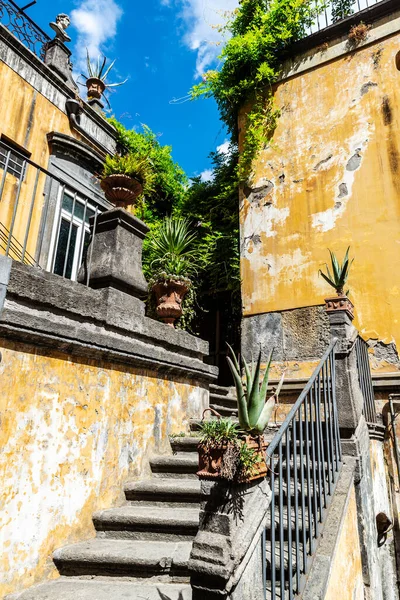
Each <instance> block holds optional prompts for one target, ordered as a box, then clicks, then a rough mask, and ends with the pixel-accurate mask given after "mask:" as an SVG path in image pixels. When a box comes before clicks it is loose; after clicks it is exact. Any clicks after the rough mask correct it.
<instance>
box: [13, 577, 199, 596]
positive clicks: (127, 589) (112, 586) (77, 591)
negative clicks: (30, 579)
mask: <svg viewBox="0 0 400 600" xmlns="http://www.w3.org/2000/svg"><path fill="white" fill-rule="evenodd" d="M158 590H160V592H162V593H163V594H164V595H165V596H166V597H167V598H170V600H190V599H191V598H192V590H191V588H190V586H189V585H187V584H184V583H161V582H159V583H154V584H153V583H147V582H146V583H143V582H141V581H138V582H135V581H117V580H115V579H114V578H113V579H110V580H108V581H107V580H102V581H98V580H84V579H71V578H69V577H68V578H65V577H60V578H59V579H56V580H55V581H51V582H48V583H44V584H41V585H37V586H35V587H32V588H30V589H28V590H26V591H25V592H22V594H20V595H18V596H17V597H14V598H15V600H17V599H18V600H143V599H145V600H161V596H160V594H159V592H158ZM180 593H181V594H182V597H181V598H179V594H180Z"/></svg>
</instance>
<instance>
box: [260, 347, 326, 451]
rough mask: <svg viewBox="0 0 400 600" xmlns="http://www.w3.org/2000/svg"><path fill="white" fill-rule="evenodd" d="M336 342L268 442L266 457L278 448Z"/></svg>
mask: <svg viewBox="0 0 400 600" xmlns="http://www.w3.org/2000/svg"><path fill="white" fill-rule="evenodd" d="M337 342H338V340H337V338H334V339H332V341H331V343H330V344H329V346H328V349H327V351H326V352H325V354H324V355H323V357H322V358H321V360H320V362H319V364H318V365H317V367H316V368H315V370H314V372H313V374H312V376H311V377H310V379H309V380H308V382H307V384H306V386H305V388H304V389H303V391H302V392H301V394H300V396H299V397H298V398H297V400H296V402H295V403H294V404H293V406H292V408H291V410H290V412H289V413H288V414H287V417H286V419H285V421H284V422H283V423H282V425H281V427H280V428H279V429H278V431H277V432H276V434H275V436H274V438H273V440H272V442H270V444H268V449H267V452H266V454H267V456H268V457H271V455H272V453H273V451H274V450H275V449H276V447H277V446H278V444H279V441H280V440H281V438H282V436H283V434H284V433H285V432H286V430H287V429H288V427H289V426H290V423H291V421H292V419H293V417H294V415H295V414H296V412H297V411H298V409H299V407H300V406H301V405H302V404H303V402H304V399H305V398H306V396H307V394H308V393H309V391H310V390H311V388H312V386H313V384H314V381H315V379H316V377H317V376H318V374H319V373H320V372H321V369H322V367H323V366H324V364H325V362H326V360H327V359H328V358H329V355H330V354H331V353H332V350H333V349H334V348H335V346H336V344H337Z"/></svg>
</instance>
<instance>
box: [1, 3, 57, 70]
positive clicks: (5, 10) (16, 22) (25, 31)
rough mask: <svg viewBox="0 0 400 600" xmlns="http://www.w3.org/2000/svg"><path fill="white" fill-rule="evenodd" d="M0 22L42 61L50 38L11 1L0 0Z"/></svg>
mask: <svg viewBox="0 0 400 600" xmlns="http://www.w3.org/2000/svg"><path fill="white" fill-rule="evenodd" d="M0 22H1V23H2V25H4V27H7V29H8V30H9V31H11V33H13V34H14V35H15V37H17V38H18V39H19V40H20V41H21V42H22V43H23V44H24V45H25V46H26V47H27V48H29V50H31V51H32V52H34V54H36V56H38V57H39V58H41V59H42V60H44V55H45V51H46V44H47V43H48V42H49V41H50V37H49V36H48V35H47V33H45V32H44V31H43V30H42V29H40V27H39V26H38V25H36V23H35V22H34V21H32V19H31V18H30V17H29V16H28V15H27V14H26V13H25V12H24V11H23V10H21V9H20V8H19V6H17V4H15V2H13V1H12V0H0Z"/></svg>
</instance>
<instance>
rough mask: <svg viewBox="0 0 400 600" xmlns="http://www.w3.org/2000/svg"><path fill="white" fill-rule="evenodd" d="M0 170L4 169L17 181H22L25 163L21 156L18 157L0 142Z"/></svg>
mask: <svg viewBox="0 0 400 600" xmlns="http://www.w3.org/2000/svg"><path fill="white" fill-rule="evenodd" d="M0 169H5V170H6V171H7V172H8V173H11V175H14V176H15V177H17V179H23V178H24V174H25V161H24V158H23V157H22V155H20V156H18V155H17V154H16V153H15V152H13V151H12V150H11V149H10V148H7V146H5V145H4V144H3V143H2V142H0Z"/></svg>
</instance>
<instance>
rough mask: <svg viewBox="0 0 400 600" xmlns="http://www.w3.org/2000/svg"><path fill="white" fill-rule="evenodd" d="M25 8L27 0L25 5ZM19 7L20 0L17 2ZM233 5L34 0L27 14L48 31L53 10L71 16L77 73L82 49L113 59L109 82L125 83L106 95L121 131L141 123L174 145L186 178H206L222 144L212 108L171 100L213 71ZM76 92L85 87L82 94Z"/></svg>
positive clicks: (217, 1) (177, 0)
mask: <svg viewBox="0 0 400 600" xmlns="http://www.w3.org/2000/svg"><path fill="white" fill-rule="evenodd" d="M27 3H28V0H26V2H25V4H27ZM19 4H20V6H22V5H23V0H22V1H21V0H20V2H19ZM236 4H237V0H52V2H49V1H48V0H37V4H36V5H35V6H33V7H31V8H29V9H28V10H27V12H28V14H29V15H30V16H31V18H33V19H34V20H35V21H36V22H37V23H38V24H39V25H40V26H41V27H42V29H44V30H45V31H46V32H48V33H49V34H52V32H51V29H50V28H49V26H48V23H49V22H50V21H52V20H54V18H55V16H56V14H57V13H59V12H66V13H67V14H69V15H70V16H71V17H72V25H71V27H70V28H69V29H68V33H69V35H70V37H71V38H72V41H71V43H70V48H71V50H72V51H73V61H74V64H75V68H76V69H79V71H82V69H83V68H84V64H83V63H84V54H85V47H86V46H88V47H89V49H90V52H91V54H93V55H97V53H98V52H99V50H100V51H102V52H104V53H105V55H106V56H107V57H109V58H110V59H114V58H116V59H117V63H116V68H115V71H114V74H113V76H112V77H110V81H112V80H119V79H120V80H122V79H125V77H129V80H128V82H127V83H126V84H125V85H123V86H122V87H120V88H117V91H116V92H115V93H113V94H112V95H111V97H110V102H111V106H112V112H113V113H114V114H115V116H116V117H117V118H118V119H119V120H121V121H122V122H123V123H124V124H125V125H126V126H127V127H134V126H135V127H138V126H140V123H146V124H147V125H149V126H150V127H151V129H152V130H153V131H155V132H156V133H157V134H160V141H161V143H163V144H169V145H171V146H172V147H173V157H174V159H175V160H176V161H177V162H178V163H179V164H180V165H181V166H182V167H183V168H184V169H185V171H186V172H187V173H188V175H189V176H192V175H196V174H201V173H203V177H205V178H207V177H209V176H210V172H209V168H210V161H209V158H208V155H209V153H210V152H211V151H213V150H215V149H216V148H217V147H218V146H221V145H223V144H224V142H225V141H226V138H227V136H226V132H225V129H224V127H223V124H222V123H221V121H220V120H219V116H218V110H217V107H216V105H215V102H214V101H213V100H212V99H210V100H198V101H195V102H192V101H189V102H174V99H179V98H182V97H185V96H186V95H187V92H188V90H189V89H190V87H191V86H192V85H193V84H194V83H196V82H198V81H199V80H200V79H199V78H200V77H201V73H203V72H204V71H205V70H206V69H207V68H209V67H214V66H216V65H217V62H216V57H217V55H218V53H219V51H220V46H218V45H217V44H218V42H220V41H221V40H220V34H219V33H218V31H217V29H216V28H215V27H213V25H218V24H219V23H221V22H222V21H223V11H224V10H231V9H233V8H234V7H235V6H236ZM82 93H84V92H83V88H82Z"/></svg>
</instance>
